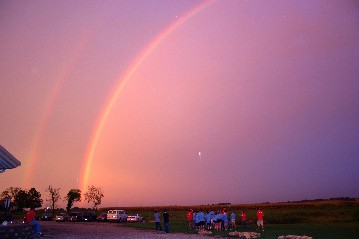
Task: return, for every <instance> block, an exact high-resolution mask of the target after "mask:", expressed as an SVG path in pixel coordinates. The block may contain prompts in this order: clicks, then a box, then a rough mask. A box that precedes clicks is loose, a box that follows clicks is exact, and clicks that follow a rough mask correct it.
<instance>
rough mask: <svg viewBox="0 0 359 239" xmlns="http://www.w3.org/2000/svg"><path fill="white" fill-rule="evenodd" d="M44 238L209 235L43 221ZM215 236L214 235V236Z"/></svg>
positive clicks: (197, 237)
mask: <svg viewBox="0 0 359 239" xmlns="http://www.w3.org/2000/svg"><path fill="white" fill-rule="evenodd" d="M41 225H42V232H43V233H44V234H45V236H44V237H43V238H56V239H102V238H103V239H117V238H138V239H146V238H174V239H201V238H202V239H203V238H207V239H208V238H209V237H208V236H203V235H196V234H184V233H168V234H166V233H158V232H156V231H148V230H139V229H135V228H129V227H125V226H122V225H121V224H119V223H97V222H77V223H73V222H72V223H70V222H55V221H50V222H41ZM212 238H213V237H212Z"/></svg>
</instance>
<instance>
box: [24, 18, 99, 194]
mask: <svg viewBox="0 0 359 239" xmlns="http://www.w3.org/2000/svg"><path fill="white" fill-rule="evenodd" d="M100 26H101V22H99V23H98V24H96V25H95V26H93V27H92V28H90V29H88V30H85V32H84V34H82V37H81V39H80V40H79V44H78V45H77V46H76V47H75V50H74V51H71V54H70V55H69V57H68V59H69V61H67V62H66V64H65V65H64V67H63V69H62V70H61V71H60V72H59V74H58V75H57V77H56V80H55V84H54V87H53V88H52V91H51V93H50V94H49V97H48V99H47V101H46V102H47V103H46V105H45V108H44V110H43V112H42V115H41V118H40V124H39V127H38V130H37V134H36V136H35V138H34V140H33V143H32V144H31V148H30V154H29V160H28V164H27V166H26V174H25V176H24V186H25V188H31V187H33V185H32V184H33V178H34V177H33V176H34V171H35V168H36V164H37V161H38V159H39V148H40V145H41V142H42V141H43V139H44V135H45V132H46V126H47V124H48V122H49V118H50V115H51V112H52V110H53V109H54V107H55V103H56V101H57V100H58V98H59V96H60V93H61V90H62V89H63V86H64V85H65V83H66V81H67V80H68V75H69V74H70V73H71V72H72V70H73V69H74V68H75V66H76V61H77V59H78V58H79V57H80V56H81V53H82V52H83V51H84V50H85V49H86V48H87V46H88V44H89V43H90V41H89V39H92V36H93V35H95V34H96V32H97V31H98V29H100Z"/></svg>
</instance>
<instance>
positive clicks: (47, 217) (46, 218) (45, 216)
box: [41, 212, 52, 221]
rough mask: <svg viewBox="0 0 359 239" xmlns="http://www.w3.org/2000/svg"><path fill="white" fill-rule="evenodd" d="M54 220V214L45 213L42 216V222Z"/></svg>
mask: <svg viewBox="0 0 359 239" xmlns="http://www.w3.org/2000/svg"><path fill="white" fill-rule="evenodd" d="M51 220H52V214H51V213H49V212H45V213H44V214H42V216H41V221H51Z"/></svg>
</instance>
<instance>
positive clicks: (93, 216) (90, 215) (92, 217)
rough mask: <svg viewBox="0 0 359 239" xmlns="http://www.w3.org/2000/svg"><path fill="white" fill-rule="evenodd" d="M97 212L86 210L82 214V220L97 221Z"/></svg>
mask: <svg viewBox="0 0 359 239" xmlns="http://www.w3.org/2000/svg"><path fill="white" fill-rule="evenodd" d="M96 217H97V215H96V213H94V212H84V213H83V214H82V221H84V222H93V221H96Z"/></svg>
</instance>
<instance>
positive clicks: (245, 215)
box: [241, 210, 247, 229]
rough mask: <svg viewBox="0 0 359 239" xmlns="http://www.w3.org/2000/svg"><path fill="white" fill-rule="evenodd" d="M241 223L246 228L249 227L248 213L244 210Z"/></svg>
mask: <svg viewBox="0 0 359 239" xmlns="http://www.w3.org/2000/svg"><path fill="white" fill-rule="evenodd" d="M241 224H242V226H243V228H244V229H246V228H247V214H246V213H245V211H244V210H242V211H241Z"/></svg>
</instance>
